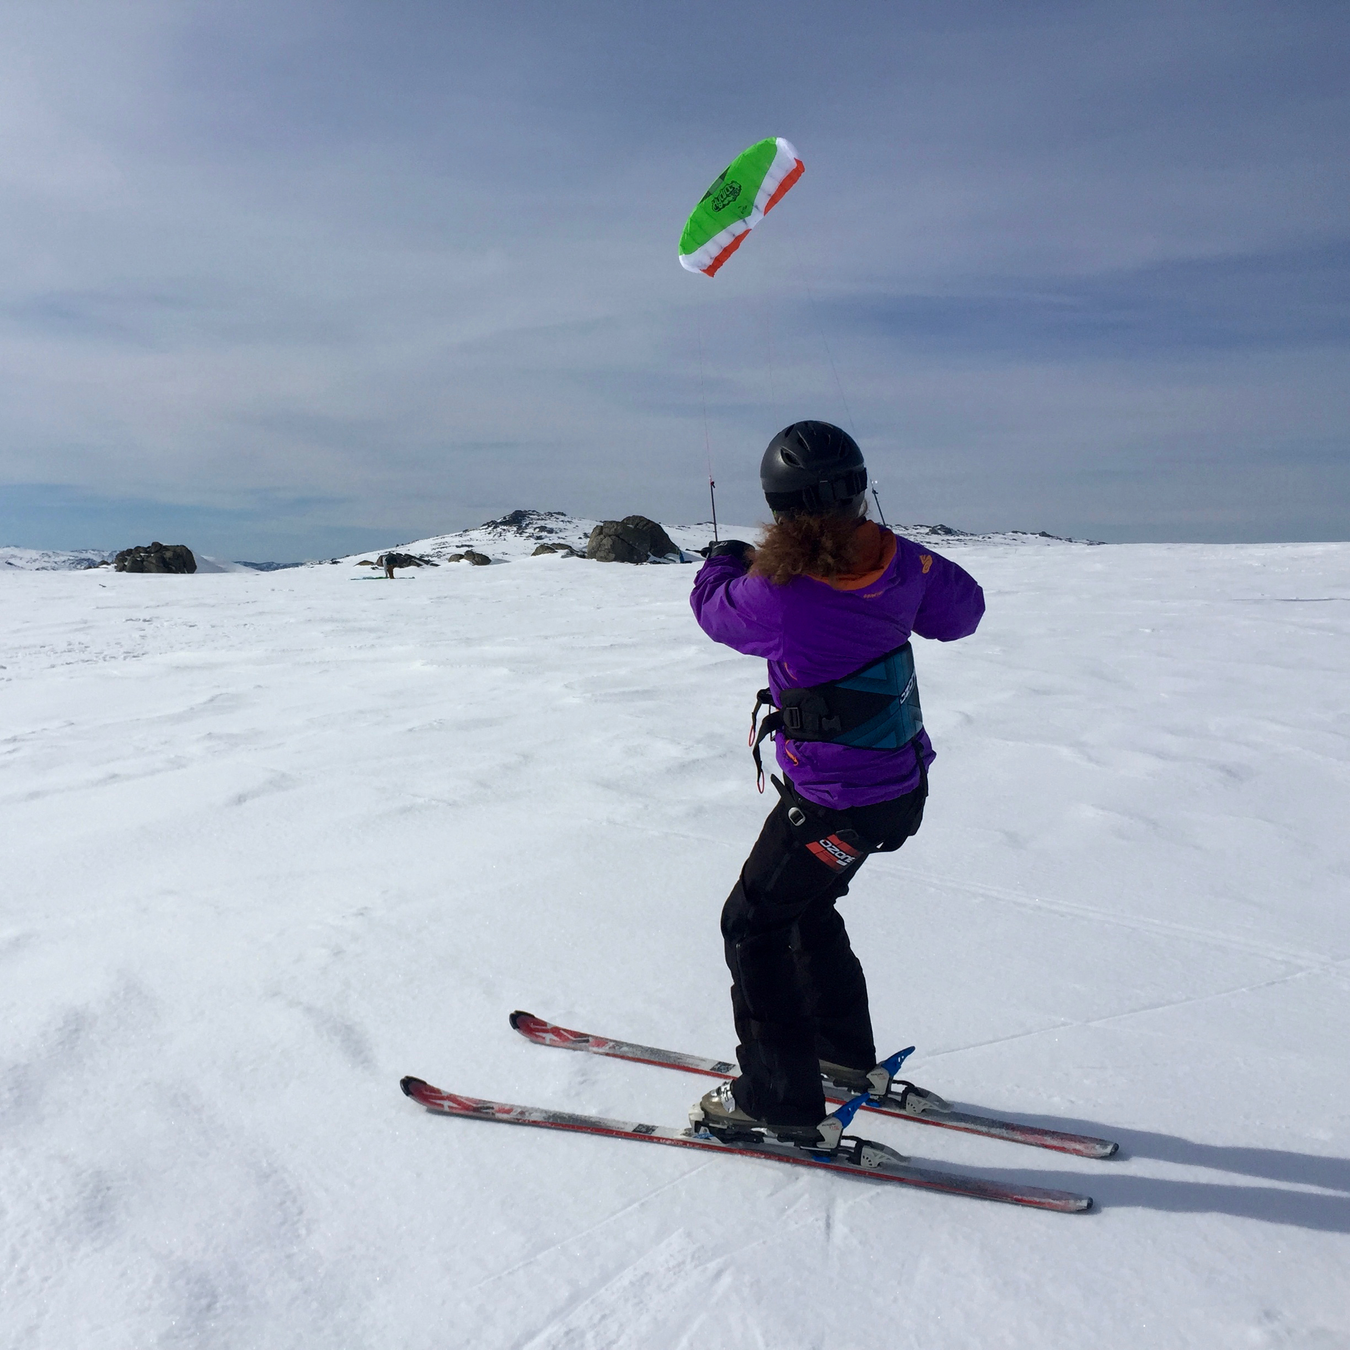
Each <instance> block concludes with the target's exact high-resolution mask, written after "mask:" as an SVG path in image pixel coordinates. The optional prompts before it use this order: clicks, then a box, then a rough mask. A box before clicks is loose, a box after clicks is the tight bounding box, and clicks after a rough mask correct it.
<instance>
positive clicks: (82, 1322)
mask: <svg viewBox="0 0 1350 1350" xmlns="http://www.w3.org/2000/svg"><path fill="white" fill-rule="evenodd" d="M726 533H728V534H730V533H734V531H731V530H728V531H726ZM741 533H742V534H744V531H742V532H741ZM959 556H960V561H961V562H962V564H963V565H965V566H967V567H969V568H970V569H971V570H972V571H973V572H974V573H975V575H976V576H977V577H979V578H980V580H981V581H982V582H983V583H984V586H985V588H986V593H987V595H988V599H989V613H988V616H987V618H986V620H985V623H984V625H983V627H982V628H981V630H980V632H979V633H978V634H976V635H975V637H973V638H971V639H969V640H967V641H965V642H961V643H954V644H951V645H947V646H944V645H942V644H937V643H920V644H919V646H920V650H919V654H918V660H919V672H920V681H921V683H922V687H923V691H924V708H925V715H926V718H927V721H928V724H929V727H930V729H931V731H932V734H933V739H934V741H935V742H936V745H937V749H938V754H939V758H938V761H937V764H936V766H935V768H934V771H933V776H932V782H933V797H932V800H931V802H930V807H929V812H928V816H927V819H926V821H925V824H924V827H923V830H922V832H921V833H920V835H919V836H918V837H917V838H916V839H914V840H912V841H911V842H910V843H909V844H908V845H907V846H906V847H905V848H904V849H903V850H902V851H901V852H900V853H898V854H892V855H885V856H880V857H877V858H874V859H872V860H871V861H870V862H869V863H868V864H867V867H866V868H865V869H864V871H863V872H862V874H861V876H860V878H859V880H858V881H857V883H856V884H855V885H854V887H853V893H852V894H851V895H850V896H849V897H848V898H847V899H846V900H845V901H844V902H843V906H842V908H843V912H844V914H845V915H846V917H847V920H848V923H849V927H850V930H851V932H852V934H853V938H854V943H855V946H856V947H857V949H858V950H859V952H860V953H861V955H862V957H863V960H864V964H865V965H866V967H867V969H868V972H869V975H870V983H871V990H872V999H873V1009H874V1015H875V1020H876V1024H877V1028H878V1035H879V1039H880V1040H881V1041H882V1042H884V1049H886V1050H891V1049H893V1048H897V1047H899V1046H902V1045H907V1044H909V1043H911V1042H916V1043H917V1044H918V1047H919V1049H918V1052H917V1053H916V1055H915V1056H914V1057H913V1060H912V1061H911V1065H912V1073H913V1076H914V1077H915V1078H916V1080H917V1081H919V1082H920V1083H923V1084H925V1085H927V1086H930V1087H932V1088H934V1089H936V1090H937V1091H939V1092H941V1093H942V1094H944V1095H945V1096H948V1097H949V1098H951V1099H952V1100H953V1101H955V1102H957V1103H960V1104H963V1105H968V1106H981V1107H985V1108H992V1109H996V1110H999V1111H1003V1112H1007V1113H1009V1114H1011V1115H1012V1116H1013V1117H1014V1118H1017V1119H1025V1120H1030V1121H1034V1122H1036V1123H1040V1124H1046V1125H1050V1126H1055V1127H1060V1128H1067V1129H1070V1130H1081V1131H1086V1132H1088V1133H1091V1134H1097V1135H1107V1136H1110V1137H1112V1138H1116V1139H1119V1140H1120V1141H1121V1144H1122V1149H1123V1153H1124V1156H1123V1157H1122V1158H1121V1159H1119V1160H1113V1161H1111V1162H1105V1163H1098V1162H1090V1161H1086V1160H1080V1159H1074V1158H1067V1157H1062V1156H1059V1155H1055V1154H1047V1153H1041V1152H1038V1151H1034V1150H1030V1149H1024V1148H1018V1147H1015V1146H1013V1145H1009V1144H1004V1143H1000V1142H997V1141H993V1140H982V1139H975V1138H969V1137H966V1136H963V1135H958V1134H954V1133H951V1132H947V1131H939V1130H932V1129H925V1128H923V1127H920V1126H916V1125H912V1124H907V1123H905V1122H903V1121H887V1120H883V1119H880V1118H877V1117H871V1118H867V1119H866V1132H867V1133H868V1134H869V1135H872V1136H873V1137H876V1138H879V1139H882V1140H884V1141H885V1142H887V1143H889V1144H891V1145H892V1146H894V1147H897V1148H899V1149H901V1150H902V1151H904V1152H907V1153H911V1154H913V1155H914V1156H916V1157H919V1158H926V1159H936V1160H940V1161H942V1162H944V1163H949V1164H954V1165H956V1166H969V1167H979V1168H980V1169H981V1170H987V1171H990V1172H992V1173H993V1174H994V1175H996V1176H1003V1177H1010V1178H1016V1179H1018V1180H1023V1181H1034V1182H1039V1183H1041V1184H1045V1185H1049V1186H1055V1187H1063V1188H1067V1189H1071V1190H1083V1191H1087V1192H1089V1193H1090V1194H1092V1195H1094V1196H1095V1197H1096V1198H1097V1200H1098V1203H1099V1205H1100V1206H1101V1212H1100V1213H1097V1214H1095V1215H1086V1216H1068V1215H1059V1214H1042V1213H1037V1212H1033V1211H1025V1210H1017V1209H1013V1208H1009V1207H1004V1206H998V1205H992V1204H987V1203H981V1202H977V1201H968V1200H960V1199H956V1198H953V1197H947V1196H936V1195H926V1194H923V1193H919V1192H911V1191H906V1190H900V1189H897V1188H893V1187H885V1186H879V1185H869V1184H868V1183H866V1182H864V1181H856V1180H852V1179H850V1178H838V1177H832V1176H818V1175H812V1174H805V1173H802V1172H799V1171H796V1170H793V1169H789V1168H784V1167H781V1166H777V1165H775V1164H772V1163H760V1162H755V1161H749V1160H735V1159H725V1158H705V1157H699V1156H689V1155H686V1154H683V1153H680V1152H677V1151H675V1150H665V1149H661V1148H654V1147H646V1146H638V1145H637V1144H629V1143H626V1142H618V1141H608V1140H597V1139H585V1138H580V1137H576V1136H570V1135H559V1134H548V1133H545V1132H541V1131H529V1130H521V1129H508V1128H506V1127H501V1126H494V1125H488V1124H482V1123H479V1122H474V1121H455V1120H446V1119H441V1118H437V1117H434V1116H430V1115H428V1114H426V1113H425V1112H423V1111H421V1110H420V1109H419V1108H417V1107H416V1106H414V1105H413V1104H412V1103H410V1102H409V1101H407V1100H406V1099H405V1098H404V1097H403V1096H402V1095H401V1093H400V1092H399V1088H398V1079H399V1077H400V1075H402V1074H405V1073H412V1074H417V1075H420V1076H422V1077H424V1078H427V1079H428V1080H429V1081H431V1082H433V1083H435V1084H437V1085H438V1086H440V1087H444V1088H448V1089H451V1090H457V1091H463V1092H466V1093H470V1094H472V1095H476V1096H484V1097H495V1098H498V1099H501V1100H506V1101H519V1102H526V1103H531V1104H538V1105H545V1106H556V1107H560V1108H565V1109H573V1110H579V1111H588V1112H598V1113H601V1114H606V1115H615V1116H620V1117H626V1118H629V1119H645V1120H650V1121H654V1122H661V1123H679V1122H680V1121H681V1120H682V1118H683V1116H684V1114H685V1112H686V1110H687V1109H688V1106H689V1105H690V1103H691V1102H692V1101H693V1099H694V1098H695V1097H696V1096H697V1095H698V1094H699V1093H700V1092H701V1091H702V1090H703V1088H704V1087H705V1086H706V1082H705V1081H704V1080H700V1079H697V1078H693V1077H688V1076H685V1075H681V1074H675V1073H670V1072H665V1071H662V1070H659V1069H654V1068H647V1067H643V1066H640V1065H626V1064H621V1063H616V1062H609V1061H603V1060H598V1059H595V1058H591V1057H586V1056H581V1055H572V1054H566V1053H563V1052H561V1051H556V1050H546V1049H540V1048H538V1047H536V1046H533V1045H530V1044H528V1043H527V1042H525V1041H524V1040H522V1039H521V1038H520V1037H518V1036H516V1035H515V1034H514V1033H513V1032H512V1031H511V1030H510V1029H509V1027H508V1025H507V1014H508V1013H509V1012H510V1011H511V1010H512V1009H513V1008H517V1007H524V1008H528V1009H530V1010H531V1011H534V1012H536V1013H539V1014H541V1015H543V1016H546V1017H550V1018H552V1019H554V1020H556V1021H559V1022H562V1023H564V1024H565V1025H569V1026H575V1027H580V1028H583V1029H585V1030H590V1031H596V1032H602V1033H604V1032H608V1033H610V1034H613V1035H619V1036H625V1037H628V1038H631V1039H635V1040H639V1041H646V1042H649V1043H658V1044H662V1045H667V1046H671V1047H673V1048H675V1049H683V1050H689V1051H692V1052H696V1053H701V1054H727V1053H728V1052H729V1051H730V1050H731V1048H732V1044H731V1041H732V1032H731V1025H730V1013H729V1008H728V1002H727V975H726V972H725V970H724V968H723V966H722V955H721V948H720V941H719V938H718V933H717V919H718V913H719V910H720V906H721V903H722V900H723V898H724V897H725V895H726V892H727V891H728V889H729V888H730V886H731V884H732V881H733V879H734V877H735V875H736V872H737V869H738V868H739V866H740V864H741V861H742V859H743V857H744V855H745V853H746V852H747V850H748V848H749V846H750V843H751V841H752V840H753V838H754V836H755V834H756V831H757V829H758V827H759V822H760V820H761V818H762V816H763V813H764V812H765V811H766V810H767V808H768V806H769V799H768V798H761V797H758V796H756V794H755V791H754V788H753V775H752V770H751V765H750V758H749V755H748V753H747V752H746V750H745V731H746V728H747V726H748V717H749V709H750V703H751V699H752V696H753V691H754V690H755V689H756V688H757V687H758V685H759V684H760V683H761V680H762V666H761V665H760V664H759V663H758V662H755V661H753V660H750V659H747V658H743V657H740V656H737V655H736V654H734V653H732V652H730V651H728V650H727V649H725V648H721V647H716V646H714V645H713V644H711V643H709V642H708V641H707V640H706V639H704V638H703V636H702V635H701V634H700V633H699V632H698V630H697V629H696V627H695V625H694V623H693V620H692V618H691V617H690V614H689V610H688V604H687V596H688V590H689V585H690V582H691V580H692V578H693V575H694V569H693V568H692V567H642V568H636V567H623V566H613V565H602V564H596V563H588V562H583V561H577V560H574V559H566V558H561V557H556V556H550V557H541V558H537V559H521V560H518V561H517V562H515V563H513V565H511V566H503V567H487V568H473V567H469V566H462V567H461V566H442V567H439V568H434V569H424V570H422V571H419V572H416V573H415V574H406V573H405V574H402V575H401V576H400V579H399V580H398V581H397V582H394V583H390V582H387V581H385V580H384V579H383V578H380V579H379V581H378V584H376V582H373V581H372V582H371V583H369V584H362V585H356V584H353V580H354V578H355V577H356V576H357V575H358V574H360V573H361V572H368V571H369V569H356V568H352V567H318V568H305V569H298V570H291V571H282V572H274V573H266V574H264V573H250V574H234V575H229V574H225V575H215V576H210V577H208V579H207V580H206V581H203V580H202V579H201V577H200V575H198V576H186V577H177V576H140V575H109V574H108V573H107V571H106V570H105V571H101V572H94V571H90V572H83V573H61V572H47V573H41V572H23V571H17V570H15V571H13V572H10V573H7V574H0V576H2V577H3V580H0V606H2V607H3V611H2V612H3V615H4V623H3V630H0V631H3V633H4V642H3V647H2V649H0V666H3V667H4V668H3V669H0V709H3V722H2V723H0V795H2V799H3V814H0V821H2V822H3V824H0V830H2V831H3V840H2V841H0V845H2V847H3V857H4V858H5V876H4V885H3V888H2V889H0V1009H2V1010H3V1023H2V1024H0V1025H2V1027H3V1030H2V1031H0V1175H2V1176H3V1178H4V1181H3V1185H2V1186H0V1345H3V1346H5V1347H6V1348H7V1350H8V1348H9V1347H25V1348H27V1347H42V1350H66V1348H67V1347H69V1348H70V1350H74V1348H75V1347H80V1348H81V1350H83V1347H89V1346H98V1347H99V1350H117V1348H120V1347H128V1348H130V1347H137V1348H138V1350H141V1348H143V1347H150V1346H190V1347H217V1346H228V1347H248V1348H249V1350H264V1348H265V1350H270V1348H272V1347H313V1346H319V1345H322V1346H334V1347H339V1346H340V1347H358V1346H359V1347H365V1346H369V1347H378V1348H380V1350H385V1348H386V1347H390V1346H400V1347H414V1348H419V1347H433V1346H434V1347H446V1346H462V1345H472V1346H475V1347H488V1348H491V1347H527V1346H528V1347H608V1346H625V1347H627V1346H633V1347H657V1346H659V1347H681V1346H682V1347H700V1348H702V1347H718V1348H720V1347H743V1346H773V1347H784V1346H787V1347H799V1346H800V1347H806V1346H829V1347H831V1348H833V1347H841V1348H844V1350H848V1348H851V1347H859V1348H861V1347H872V1346H876V1345H878V1344H885V1345H887V1346H894V1347H903V1348H904V1350H911V1348H913V1350H919V1348H920V1347H922V1348H923V1350H931V1348H932V1347H963V1348H964V1347H971V1346H978V1347H981V1350H989V1348H991V1347H1019V1350H1021V1348H1024V1347H1032V1346H1034V1347H1044V1346H1050V1347H1060V1346H1063V1347H1075V1350H1078V1348H1079V1347H1082V1346H1085V1345H1090V1346H1093V1347H1109V1348H1114V1347H1121V1350H1125V1348H1126V1347H1129V1350H1137V1347H1140V1346H1148V1347H1160V1348H1167V1347H1180V1346H1195V1347H1206V1348H1208V1347H1318V1348H1319V1350H1324V1348H1326V1347H1336V1346H1341V1347H1344V1346H1347V1345H1350V1275H1347V1271H1350V1075H1347V1072H1346V1045H1347V1042H1348V1041H1350V1002H1348V1000H1347V992H1350V988H1348V987H1350V962H1348V960H1347V954H1350V906H1347V904H1346V897H1347V878H1348V877H1350V830H1347V829H1346V828H1345V826H1346V820H1347V818H1348V816H1350V813H1348V812H1347V797H1348V796H1350V735H1348V732H1350V728H1348V727H1347V720H1346V712H1345V687H1346V685H1345V681H1346V671H1347V670H1350V545H1345V544H1337V545H1321V546H1318V545H1290V546H1264V547H1257V546H1247V547H1228V548H1220V547H1210V546H1144V545H1139V546H1129V547H1109V548H1086V547H1082V546H1075V545H1068V544H1046V545H1045V546H1044V547H1034V548H1019V547H998V546H992V545H988V544H972V545H968V546H963V547H962V550H961V552H960V555H959Z"/></svg>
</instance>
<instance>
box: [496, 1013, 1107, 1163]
mask: <svg viewBox="0 0 1350 1350" xmlns="http://www.w3.org/2000/svg"><path fill="white" fill-rule="evenodd" d="M511 1025H512V1026H513V1027H514V1028H515V1029H516V1030H517V1031H518V1032H520V1034H521V1035H522V1036H524V1037H525V1038H526V1039H527V1040H531V1041H533V1042H534V1043H535V1044H536V1045H551V1046H554V1047H556V1048H558V1049H561V1050H581V1051H583V1052H585V1053H586V1054H588V1055H608V1056H609V1057H610V1058H612V1059H626V1060H630V1061H632V1062H633V1063H635V1064H655V1065H656V1066H658V1067H659V1068H662V1069H682V1070H684V1071H685V1072H686V1073H701V1074H706V1075H707V1076H708V1077H710V1078H734V1077H735V1076H736V1065H735V1064H733V1063H731V1062H730V1061H729V1060H724V1059H702V1058H700V1057H699V1056H697V1055H685V1054H681V1053H680V1052H679V1051H678V1050H662V1049H659V1048H658V1047H656V1046H653V1045H635V1044H634V1043H633V1042H631V1041H616V1040H613V1039H611V1038H610V1037H607V1036H592V1035H590V1034H589V1033H587V1032H584V1031H569V1030H568V1028H566V1027H560V1026H555V1025H554V1024H553V1023H552V1022H546V1021H544V1020H543V1018H541V1017H536V1016H535V1015H534V1014H533V1013H527V1012H520V1011H517V1012H513V1013H512V1014H511ZM910 1048H911V1049H913V1047H912V1046H911V1047H910ZM905 1053H908V1052H905ZM902 1058H903V1056H902ZM893 1086H899V1087H900V1089H901V1090H900V1092H898V1093H895V1092H892V1093H891V1094H889V1095H888V1096H886V1097H884V1098H882V1099H880V1100H877V1099H875V1098H874V1099H871V1100H869V1101H867V1102H865V1103H864V1104H863V1108H862V1109H863V1110H864V1111H872V1112H875V1113H877V1114H878V1115H883V1116H893V1117H896V1118H898V1119H902V1120H912V1121H914V1122H916V1123H917V1124H920V1125H938V1126H941V1127H942V1128H943V1129H945V1130H961V1131H963V1132H964V1133H966V1134H982V1135H987V1136H989V1137H990V1138H992V1139H1006V1140H1008V1141H1009V1142H1010V1143H1014V1144H1030V1145H1032V1146H1033V1147H1035V1148H1048V1149H1053V1150H1054V1151H1055V1152H1057V1153H1073V1154H1076V1155H1077V1156H1078V1157H1080V1158H1109V1157H1110V1156H1111V1155H1112V1154H1113V1153H1115V1152H1116V1150H1117V1149H1118V1148H1119V1147H1120V1145H1119V1144H1117V1143H1115V1142H1114V1141H1112V1140H1110V1139H1096V1138H1093V1137H1092V1136H1091V1135H1086V1134H1066V1133H1064V1132H1063V1131H1062V1130H1046V1129H1041V1128H1040V1127H1038V1126H1036V1125H1021V1124H1018V1123H1017V1122H1016V1121H1011V1120H999V1119H998V1118H997V1117H995V1116H985V1115H976V1114H974V1113H972V1112H969V1111H957V1110H954V1109H953V1108H952V1107H950V1106H948V1105H947V1103H946V1102H944V1101H943V1100H942V1098H941V1097H939V1096H938V1095H937V1094H936V1093H933V1092H928V1091H926V1090H925V1089H923V1088H920V1087H916V1086H915V1085H914V1084H913V1083H906V1082H900V1083H898V1084H895V1085H893ZM825 1097H826V1100H827V1101H832V1102H842V1101H844V1100H846V1094H845V1093H843V1092H841V1091H840V1090H839V1089H838V1088H836V1087H834V1086H833V1085H832V1084H829V1083H827V1084H826V1087H825Z"/></svg>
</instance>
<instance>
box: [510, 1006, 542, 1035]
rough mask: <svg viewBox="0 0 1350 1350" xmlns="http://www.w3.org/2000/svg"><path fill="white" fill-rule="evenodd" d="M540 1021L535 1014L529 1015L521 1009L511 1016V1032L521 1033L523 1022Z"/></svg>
mask: <svg viewBox="0 0 1350 1350" xmlns="http://www.w3.org/2000/svg"><path fill="white" fill-rule="evenodd" d="M538 1020H539V1019H538V1018H537V1017H536V1016H535V1015H534V1014H533V1013H527V1012H525V1011H523V1010H522V1009H520V1008H517V1009H516V1010H515V1012H513V1013H512V1014H511V1030H512V1031H519V1030H520V1024H521V1023H522V1022H526V1021H529V1022H537V1021H538Z"/></svg>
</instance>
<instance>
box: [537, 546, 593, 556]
mask: <svg viewBox="0 0 1350 1350" xmlns="http://www.w3.org/2000/svg"><path fill="white" fill-rule="evenodd" d="M541 553H561V554H562V555H563V557H564V558H580V557H581V556H582V555H581V554H580V553H578V552H577V551H576V549H574V548H573V547H572V545H571V544H540V545H539V547H538V548H537V549H535V551H534V552H533V553H531V554H530V557H532V558H537V557H538V556H539V555H540V554H541Z"/></svg>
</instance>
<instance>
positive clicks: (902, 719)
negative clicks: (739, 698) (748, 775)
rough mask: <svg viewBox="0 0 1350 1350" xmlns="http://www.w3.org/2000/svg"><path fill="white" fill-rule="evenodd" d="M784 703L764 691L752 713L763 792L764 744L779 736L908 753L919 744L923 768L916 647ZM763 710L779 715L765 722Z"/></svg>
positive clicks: (789, 694) (790, 695) (790, 694)
mask: <svg viewBox="0 0 1350 1350" xmlns="http://www.w3.org/2000/svg"><path fill="white" fill-rule="evenodd" d="M780 701H781V706H776V705H775V703H774V699H773V694H772V692H771V691H770V690H768V689H761V690H760V691H759V693H758V694H756V695H755V706H754V708H753V709H752V710H751V713H750V742H749V743H750V750H751V753H752V754H753V755H754V757H755V778H756V783H757V785H758V787H759V790H760V791H761V792H763V791H764V763H763V760H762V759H761V757H760V745H761V744H762V742H763V741H764V738H765V737H766V736H772V735H774V734H775V733H776V732H782V734H783V735H784V736H786V737H787V739H788V740H790V741H833V742H835V743H836V744H838V745H851V746H854V747H855V748H857V749H860V750H902V749H904V747H905V746H907V745H910V744H914V749H915V753H916V754H917V755H918V758H919V764H920V767H921V768H922V767H923V754H922V752H921V750H920V749H919V746H918V744H917V737H918V735H919V732H920V731H922V730H923V711H922V709H921V708H920V707H919V684H918V680H917V679H916V677H915V674H914V649H913V648H912V647H911V646H910V644H909V643H908V642H906V643H905V645H904V646H903V647H897V648H896V649H895V650H894V651H890V652H887V653H886V654H885V655H884V656H882V657H879V658H877V659H876V660H874V661H869V662H868V663H867V665H865V666H863V667H862V668H861V669H859V670H855V671H853V672H852V673H851V674H849V675H844V676H841V677H840V678H839V679H837V680H827V681H826V682H825V683H824V684H813V685H810V686H808V687H807V688H804V689H784V690H783V692H782V695H781V700H780ZM762 707H768V708H771V709H772V710H773V711H771V712H770V713H769V715H768V716H767V717H765V719H764V720H763V721H762V722H760V721H759V710H760V708H762ZM757 723H758V725H756V724H757Z"/></svg>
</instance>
